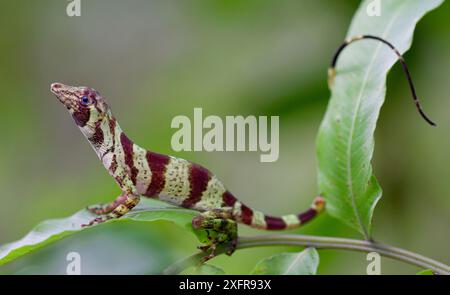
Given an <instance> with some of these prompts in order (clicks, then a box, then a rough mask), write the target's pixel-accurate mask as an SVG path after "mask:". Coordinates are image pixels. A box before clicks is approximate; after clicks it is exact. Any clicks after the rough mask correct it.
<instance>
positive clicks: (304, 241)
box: [164, 234, 450, 275]
mask: <svg viewBox="0 0 450 295" xmlns="http://www.w3.org/2000/svg"><path fill="white" fill-rule="evenodd" d="M262 246H305V247H314V248H317V249H342V250H350V251H359V252H377V253H379V254H380V255H382V256H385V257H389V258H392V259H396V260H399V261H403V262H405V263H408V264H411V265H415V266H418V267H420V268H425V269H431V270H432V271H433V272H435V273H438V274H443V275H450V266H448V265H446V264H444V263H441V262H438V261H436V260H433V259H431V258H428V257H425V256H422V255H420V254H417V253H414V252H410V251H407V250H404V249H400V248H397V247H393V246H389V245H385V244H380V243H377V242H372V241H363V240H354V239H346V238H335V237H318V236H306V235H287V234H271V235H261V236H255V237H240V238H239V241H238V245H237V250H241V249H246V248H253V247H262ZM225 252H226V249H225V248H224V247H220V248H218V249H217V252H216V254H217V255H220V254H223V253H225ZM204 256H205V253H203V252H200V253H196V254H194V255H192V256H189V257H187V258H185V259H183V260H181V261H179V262H177V263H175V264H173V265H171V266H169V267H168V268H167V269H166V270H165V271H164V274H179V273H181V272H182V271H183V270H185V269H187V268H189V267H191V266H195V265H199V264H201V259H202V258H203V257H204Z"/></svg>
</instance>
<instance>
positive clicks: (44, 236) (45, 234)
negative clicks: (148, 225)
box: [0, 199, 201, 265]
mask: <svg viewBox="0 0 450 295" xmlns="http://www.w3.org/2000/svg"><path fill="white" fill-rule="evenodd" d="M197 214H198V213H197V212H196V211H192V210H187V209H182V208H178V207H175V206H172V205H169V204H167V203H163V202H160V201H157V200H152V199H143V200H142V201H141V203H140V204H139V206H137V207H136V208H135V209H134V210H133V211H131V212H130V213H128V214H126V215H124V216H123V217H122V218H120V219H114V220H110V221H108V223H109V222H123V221H129V220H134V221H158V220H165V221H171V222H174V223H175V224H178V225H180V226H182V227H184V228H186V229H188V230H190V231H192V230H193V229H192V226H191V222H192V218H193V217H194V216H195V215H197ZM93 218H95V215H93V214H91V213H89V212H88V211H87V210H81V211H79V212H77V213H75V214H74V215H72V216H70V217H68V218H63V219H55V220H47V221H44V222H42V223H40V224H38V225H37V226H36V227H35V228H33V229H32V230H31V231H30V232H29V233H28V234H27V235H26V236H25V237H23V238H22V239H20V240H18V241H16V242H13V243H10V244H6V245H3V246H2V247H0V265H2V264H5V263H8V262H10V261H12V260H14V259H16V258H18V257H20V256H23V255H25V254H27V253H29V252H31V251H34V250H37V249H39V248H41V247H43V246H45V245H47V244H49V243H52V242H54V241H57V240H59V239H62V238H64V237H66V236H68V235H71V234H74V233H77V232H80V231H82V230H89V229H91V228H92V227H87V228H86V227H84V228H83V227H81V225H82V224H86V223H89V221H91V220H92V219H93ZM97 226H101V224H100V225H96V226H94V227H97ZM195 233H196V234H197V235H200V236H201V234H200V233H197V232H195Z"/></svg>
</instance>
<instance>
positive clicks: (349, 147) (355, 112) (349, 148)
mask: <svg viewBox="0 0 450 295" xmlns="http://www.w3.org/2000/svg"><path fill="white" fill-rule="evenodd" d="M401 7H402V6H400V7H399V9H398V10H397V12H396V13H395V15H394V17H393V18H392V20H391V21H390V22H389V24H388V26H387V27H386V29H385V30H384V31H383V33H382V34H381V37H382V38H386V35H387V34H388V32H389V31H390V29H391V28H392V25H393V24H394V22H395V20H396V19H397V17H398V15H399V13H400V10H401ZM381 46H382V44H381V43H380V44H378V45H377V47H376V49H375V51H374V55H373V56H372V59H371V61H370V63H369V66H368V67H367V70H366V73H365V75H364V79H363V83H362V86H361V90H360V92H359V94H358V97H357V103H356V105H355V108H354V110H353V116H352V117H353V119H352V123H351V126H350V136H349V140H348V145H347V154H346V156H347V158H348V161H347V181H348V184H349V194H350V199H351V202H352V207H353V212H354V214H355V216H356V219H357V220H358V223H359V225H360V227H361V229H362V231H363V234H364V237H365V239H366V240H368V239H370V236H369V233H368V231H367V229H366V227H365V226H364V223H363V221H362V217H361V215H360V212H359V210H358V208H357V205H356V196H355V194H354V191H353V181H352V157H351V155H352V147H353V139H354V138H353V137H354V133H355V132H354V131H355V126H356V121H357V120H356V119H357V118H358V114H359V109H360V107H361V101H362V96H363V93H364V90H365V89H366V86H367V83H368V80H369V74H370V72H371V70H372V68H373V65H374V64H375V58H376V57H377V55H378V53H379V51H380V49H381Z"/></svg>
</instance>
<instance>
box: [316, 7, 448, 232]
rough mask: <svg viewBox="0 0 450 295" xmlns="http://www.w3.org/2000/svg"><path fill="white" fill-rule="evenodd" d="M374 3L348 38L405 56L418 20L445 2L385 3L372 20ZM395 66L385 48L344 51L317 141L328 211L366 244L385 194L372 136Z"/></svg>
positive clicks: (362, 10) (358, 17)
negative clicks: (365, 37)
mask: <svg viewBox="0 0 450 295" xmlns="http://www.w3.org/2000/svg"><path fill="white" fill-rule="evenodd" d="M371 2H372V1H371V0H370V1H363V2H362V4H361V6H360V7H359V9H358V11H357V12H356V15H355V16H354V18H353V21H352V24H351V26H350V30H349V32H348V34H347V36H348V37H350V36H355V35H361V34H370V35H376V36H379V37H382V38H384V39H386V40H388V41H390V42H391V43H392V44H394V46H395V47H397V49H398V50H399V51H400V52H401V53H404V52H405V51H406V50H407V49H409V48H410V46H411V43H412V37H413V31H414V28H415V25H416V23H417V22H418V20H419V19H420V18H422V17H423V16H424V15H425V14H426V13H427V12H428V11H430V10H432V9H434V8H436V7H437V6H439V5H440V4H441V3H442V2H443V0H427V1H423V0H408V1H404V0H390V1H382V2H381V16H374V17H369V16H368V15H367V5H368V4H369V3H371ZM396 61H397V57H396V55H395V54H394V53H393V52H392V51H391V50H390V49H389V48H388V47H387V46H386V45H384V44H381V43H380V42H376V41H374V40H362V41H359V42H357V43H354V44H352V45H350V46H349V47H348V48H346V49H345V50H344V51H343V52H342V55H341V57H340V58H339V61H338V63H337V67H336V70H337V73H336V77H335V80H334V86H333V88H332V94H331V100H330V103H329V105H328V109H327V111H326V114H325V118H324V119H323V121H322V124H321V127H320V130H319V134H318V137H317V159H318V182H319V190H320V192H321V193H322V194H323V196H324V197H325V198H326V200H327V202H328V203H327V210H328V212H329V213H330V214H331V215H332V216H334V217H337V218H339V219H340V220H341V221H343V222H345V223H346V224H348V225H349V226H351V227H353V228H355V229H356V230H358V231H360V232H361V233H362V234H363V235H364V236H365V238H369V237H370V232H371V221H372V214H373V211H374V208H375V206H376V204H377V202H378V200H379V199H380V197H381V193H382V191H381V187H380V185H379V184H378V182H377V180H376V178H375V176H374V175H373V173H372V166H371V159H372V155H373V150H374V132H375V127H376V123H377V119H378V115H379V112H380V108H381V106H382V104H383V102H384V97H385V93H386V76H387V73H388V72H389V70H390V69H391V67H392V66H393V65H394V63H395V62H396ZM408 95H409V93H405V96H408ZM411 108H412V107H411Z"/></svg>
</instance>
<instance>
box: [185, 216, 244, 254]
mask: <svg viewBox="0 0 450 295" xmlns="http://www.w3.org/2000/svg"><path fill="white" fill-rule="evenodd" d="M192 226H193V228H194V229H204V230H206V233H207V238H208V240H209V241H208V242H207V243H206V245H202V246H199V247H198V248H199V249H200V250H203V251H205V252H206V251H210V254H209V255H207V256H205V257H203V262H206V261H208V260H209V259H211V258H213V257H215V256H216V248H217V247H218V246H221V245H225V244H230V245H229V248H228V250H227V252H226V254H227V255H231V254H233V252H234V251H235V249H236V245H237V238H238V230H237V223H236V221H234V220H233V219H232V216H231V210H228V209H218V210H212V211H206V212H203V213H202V214H200V215H198V216H196V217H194V218H193V219H192ZM210 231H213V232H214V233H213V236H211V233H210Z"/></svg>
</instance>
